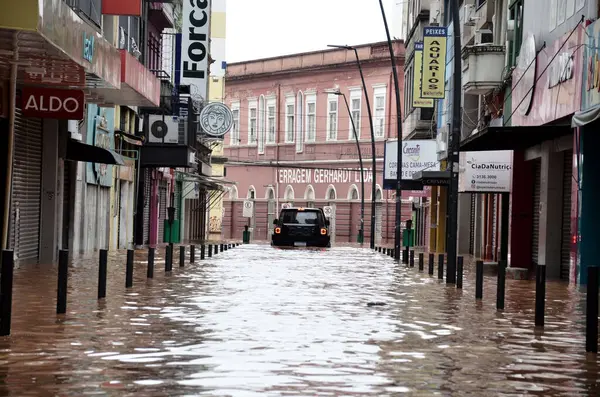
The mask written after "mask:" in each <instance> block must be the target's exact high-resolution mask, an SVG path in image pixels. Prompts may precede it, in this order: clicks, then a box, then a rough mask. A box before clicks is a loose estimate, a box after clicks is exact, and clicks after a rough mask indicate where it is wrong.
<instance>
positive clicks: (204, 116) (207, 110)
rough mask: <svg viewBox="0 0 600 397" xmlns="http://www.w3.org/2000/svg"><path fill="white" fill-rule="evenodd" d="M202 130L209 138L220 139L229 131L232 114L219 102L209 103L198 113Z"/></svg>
mask: <svg viewBox="0 0 600 397" xmlns="http://www.w3.org/2000/svg"><path fill="white" fill-rule="evenodd" d="M200 125H201V126H202V130H203V131H204V132H206V134H208V135H210V136H214V137H216V138H220V137H222V136H223V135H225V134H226V133H227V131H229V130H230V129H231V126H232V125H233V113H231V110H230V109H229V108H228V107H227V106H225V104H223V103H221V102H211V103H209V104H208V105H206V106H205V107H204V108H203V109H202V111H201V112H200Z"/></svg>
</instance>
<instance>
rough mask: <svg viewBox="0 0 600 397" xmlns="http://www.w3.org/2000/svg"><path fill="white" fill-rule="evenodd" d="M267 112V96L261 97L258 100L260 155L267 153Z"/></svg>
mask: <svg viewBox="0 0 600 397" xmlns="http://www.w3.org/2000/svg"><path fill="white" fill-rule="evenodd" d="M265 123H266V110H265V96H264V95H261V96H260V97H259V98H258V154H264V153H265V139H266V134H265V131H266V128H265Z"/></svg>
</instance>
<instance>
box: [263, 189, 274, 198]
mask: <svg viewBox="0 0 600 397" xmlns="http://www.w3.org/2000/svg"><path fill="white" fill-rule="evenodd" d="M265 198H266V199H267V200H275V190H274V189H273V188H272V187H270V188H267V194H265Z"/></svg>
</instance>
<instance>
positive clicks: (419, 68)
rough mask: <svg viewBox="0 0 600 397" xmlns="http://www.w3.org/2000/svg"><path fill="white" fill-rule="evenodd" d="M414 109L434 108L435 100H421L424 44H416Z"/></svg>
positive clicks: (419, 42)
mask: <svg viewBox="0 0 600 397" xmlns="http://www.w3.org/2000/svg"><path fill="white" fill-rule="evenodd" d="M413 70H414V75H413V96H412V97H413V99H412V106H413V108H432V107H433V99H423V98H421V85H422V84H423V42H421V41H418V42H416V43H415V58H414V65H413Z"/></svg>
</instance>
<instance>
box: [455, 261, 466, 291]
mask: <svg viewBox="0 0 600 397" xmlns="http://www.w3.org/2000/svg"><path fill="white" fill-rule="evenodd" d="M463 261H464V259H463V257H462V256H459V257H458V258H456V288H458V289H462V287H463Z"/></svg>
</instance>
